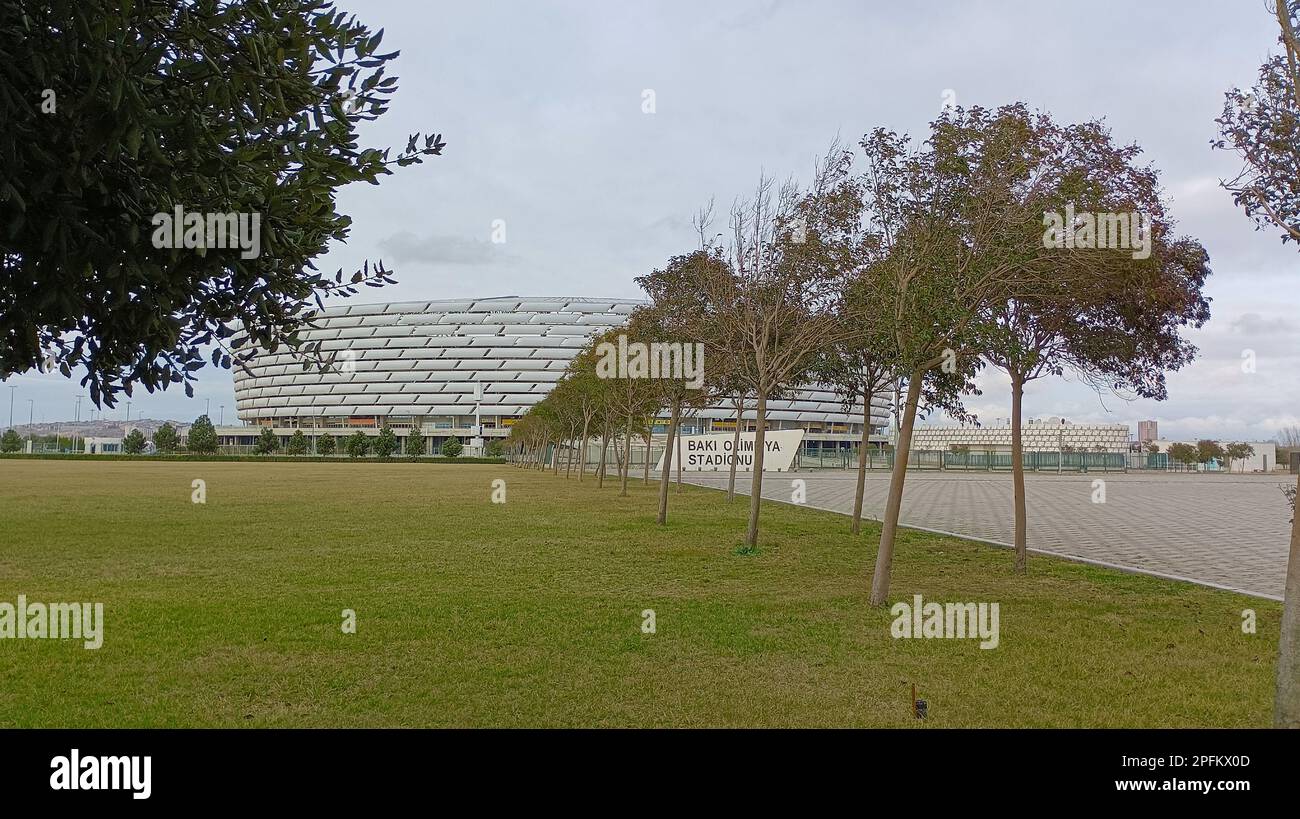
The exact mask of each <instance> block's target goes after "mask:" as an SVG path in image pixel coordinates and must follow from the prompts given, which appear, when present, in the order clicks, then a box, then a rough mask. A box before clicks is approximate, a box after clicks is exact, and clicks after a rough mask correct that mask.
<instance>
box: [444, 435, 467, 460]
mask: <svg viewBox="0 0 1300 819" xmlns="http://www.w3.org/2000/svg"><path fill="white" fill-rule="evenodd" d="M462 449H463V447H462V446H461V443H460V439H459V438H448V439H447V440H445V441H443V442H442V457H444V458H458V457H460V453H461V450H462Z"/></svg>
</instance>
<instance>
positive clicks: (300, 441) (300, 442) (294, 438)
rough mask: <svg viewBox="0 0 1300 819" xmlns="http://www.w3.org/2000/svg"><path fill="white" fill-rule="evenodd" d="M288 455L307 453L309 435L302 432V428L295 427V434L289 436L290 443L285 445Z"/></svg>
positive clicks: (285, 452)
mask: <svg viewBox="0 0 1300 819" xmlns="http://www.w3.org/2000/svg"><path fill="white" fill-rule="evenodd" d="M284 454H286V455H306V454H307V436H306V435H303V434H302V430H300V429H295V430H294V431H293V435H291V436H289V443H288V444H286V445H285V447H284Z"/></svg>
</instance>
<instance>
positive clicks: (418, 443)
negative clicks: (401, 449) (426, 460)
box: [405, 419, 428, 458]
mask: <svg viewBox="0 0 1300 819" xmlns="http://www.w3.org/2000/svg"><path fill="white" fill-rule="evenodd" d="M405 447H406V454H407V455H409V456H410V457H412V458H418V457H420V456H421V455H423V454H424V453H425V450H426V448H427V447H428V444H426V443H425V440H424V431H423V430H422V429H421V428H420V422H419V419H416V422H415V426H413V427H411V431H410V432H408V433H406V444H405Z"/></svg>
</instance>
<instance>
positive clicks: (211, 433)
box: [186, 415, 217, 455]
mask: <svg viewBox="0 0 1300 819" xmlns="http://www.w3.org/2000/svg"><path fill="white" fill-rule="evenodd" d="M188 441H189V443H188V446H187V447H186V448H187V449H189V451H190V452H194V453H196V454H199V455H210V454H212V453H214V452H216V451H217V431H216V429H214V428H213V426H212V421H210V420H208V416H206V415H200V416H199V417H198V418H197V419H196V420H195V421H194V425H193V426H191V427H190V434H189V438H188Z"/></svg>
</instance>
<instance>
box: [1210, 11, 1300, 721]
mask: <svg viewBox="0 0 1300 819" xmlns="http://www.w3.org/2000/svg"><path fill="white" fill-rule="evenodd" d="M1272 11H1273V14H1274V16H1275V17H1276V18H1277V24H1278V30H1279V33H1278V43H1279V44H1280V45H1281V46H1282V52H1283V54H1282V55H1276V56H1272V57H1270V58H1268V59H1267V60H1266V61H1265V62H1264V64H1263V65H1262V66H1260V69H1259V79H1258V81H1257V82H1256V84H1255V87H1254V89H1252V91H1251V92H1249V93H1242V91H1241V90H1240V89H1235V88H1234V89H1233V90H1231V91H1229V92H1228V93H1227V99H1226V100H1225V102H1224V106H1223V114H1222V116H1220V118H1219V120H1218V123H1219V127H1220V133H1221V134H1222V137H1223V138H1222V139H1220V140H1218V141H1217V142H1215V143H1214V145H1215V146H1216V147H1218V148H1224V149H1231V150H1233V151H1236V153H1237V154H1238V155H1239V156H1240V157H1241V158H1242V160H1243V162H1244V168H1243V169H1242V171H1241V173H1240V174H1239V175H1238V176H1237V178H1235V179H1233V180H1232V181H1231V182H1226V183H1225V186H1226V187H1227V188H1228V190H1230V191H1231V192H1232V194H1233V197H1234V199H1235V200H1236V202H1237V205H1238V206H1239V207H1240V208H1242V210H1244V211H1245V212H1246V215H1247V216H1248V217H1250V218H1251V219H1253V220H1254V221H1255V225H1256V227H1257V228H1258V229H1261V230H1262V229H1265V228H1272V229H1276V230H1278V231H1279V233H1280V234H1281V239H1282V241H1283V243H1286V242H1296V243H1297V244H1300V186H1298V185H1297V184H1296V180H1297V179H1300V34H1297V30H1298V29H1300V0H1272ZM1295 489H1296V490H1300V475H1298V476H1297V477H1296V486H1295ZM1294 497H1295V496H1294V494H1293V495H1292V500H1293V501H1294ZM1273 724H1274V726H1276V727H1278V728H1300V515H1294V514H1293V515H1292V516H1291V543H1290V547H1289V551H1288V557H1287V572H1286V584H1285V589H1284V591H1283V604H1282V627H1281V639H1280V640H1279V641H1278V647H1277V693H1276V695H1275V697H1274V700H1273Z"/></svg>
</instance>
